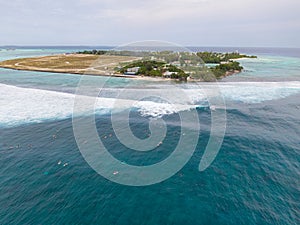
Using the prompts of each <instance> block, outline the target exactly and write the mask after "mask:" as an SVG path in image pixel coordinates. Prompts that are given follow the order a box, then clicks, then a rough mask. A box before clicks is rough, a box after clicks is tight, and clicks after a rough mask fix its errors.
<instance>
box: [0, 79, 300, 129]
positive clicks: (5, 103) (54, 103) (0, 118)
mask: <svg viewBox="0 0 300 225" xmlns="http://www.w3.org/2000/svg"><path fill="white" fill-rule="evenodd" d="M157 88H158V86H156V87H155V93H157ZM185 88H186V89H184V92H185V93H186V95H187V96H189V97H190V99H191V101H186V100H185V102H180V101H177V102H176V103H175V104H169V103H166V102H157V101H155V100H146V101H136V100H135V99H122V100H119V99H118V102H117V103H118V104H115V99H113V98H98V99H97V102H96V104H95V111H96V112H97V113H98V114H103V113H107V112H109V111H110V110H111V109H114V110H123V109H125V108H137V109H138V111H139V112H140V113H141V115H142V116H152V117H161V116H163V115H166V114H172V113H176V112H178V111H182V110H189V109H191V108H195V107H196V105H195V104H197V105H199V104H202V103H203V102H205V101H206V99H207V96H210V95H214V94H215V93H216V90H217V89H219V90H220V93H221V94H222V95H223V96H224V98H225V100H226V101H227V104H228V101H235V102H243V103H249V104H251V103H261V102H263V101H268V100H274V99H281V98H285V97H288V96H290V95H293V94H297V93H300V82H296V81H295V82H228V83H227V82H226V83H225V82H224V83H220V84H215V83H209V84H207V83H204V84H201V85H200V86H199V85H186V87H185ZM163 90H166V87H165V86H162V91H163ZM110 91H111V90H110ZM117 91H118V90H117ZM131 91H132V92H133V93H134V92H139V91H140V92H141V91H143V92H145V90H143V89H132V90H131ZM150 92H151V89H150ZM74 97H75V95H73V94H68V93H62V92H54V91H47V90H41V89H29V88H20V87H15V86H10V85H4V84H0V125H1V126H15V125H19V124H24V123H38V122H42V121H45V120H55V119H64V118H70V117H71V116H72V113H73V104H74V99H75V98H74ZM171 103H173V102H171ZM85 110H86V109H85V108H84V107H83V109H82V111H81V112H80V113H85Z"/></svg>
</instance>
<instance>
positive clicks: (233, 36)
mask: <svg viewBox="0 0 300 225" xmlns="http://www.w3.org/2000/svg"><path fill="white" fill-rule="evenodd" d="M0 29H1V31H0V32H1V35H0V45H120V44H126V43H128V42H134V41H141V40H163V41H169V42H175V43H178V44H181V45H188V46H235V47H241V46H244V47H272V46H274V47H300V0H151V1H148V0H0Z"/></svg>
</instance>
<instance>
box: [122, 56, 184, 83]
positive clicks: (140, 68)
mask: <svg viewBox="0 0 300 225" xmlns="http://www.w3.org/2000/svg"><path fill="white" fill-rule="evenodd" d="M133 69H136V73H135V74H136V75H143V76H151V77H168V78H172V79H179V80H182V81H184V80H185V81H186V80H187V77H188V76H189V75H188V74H187V73H185V72H184V71H183V70H182V69H179V68H178V67H176V66H174V65H170V64H167V63H164V62H160V61H154V60H144V61H138V62H133V63H130V64H128V65H126V66H124V67H122V68H121V69H119V70H118V72H120V73H123V74H126V73H127V72H128V71H131V70H133Z"/></svg>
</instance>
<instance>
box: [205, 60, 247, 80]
mask: <svg viewBox="0 0 300 225" xmlns="http://www.w3.org/2000/svg"><path fill="white" fill-rule="evenodd" d="M243 69H244V68H243V67H242V66H241V65H240V63H239V62H235V61H230V62H227V63H222V64H220V65H218V66H216V67H213V68H211V71H212V73H213V74H214V75H215V76H216V78H217V79H220V78H222V77H224V76H226V75H228V74H233V73H236V72H241V71H242V70H243Z"/></svg>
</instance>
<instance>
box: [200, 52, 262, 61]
mask: <svg viewBox="0 0 300 225" xmlns="http://www.w3.org/2000/svg"><path fill="white" fill-rule="evenodd" d="M197 56H198V57H200V58H201V59H202V60H203V62H204V63H221V62H228V61H230V60H232V59H240V58H257V56H248V55H244V54H240V53H238V52H231V53H217V52H197Z"/></svg>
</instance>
